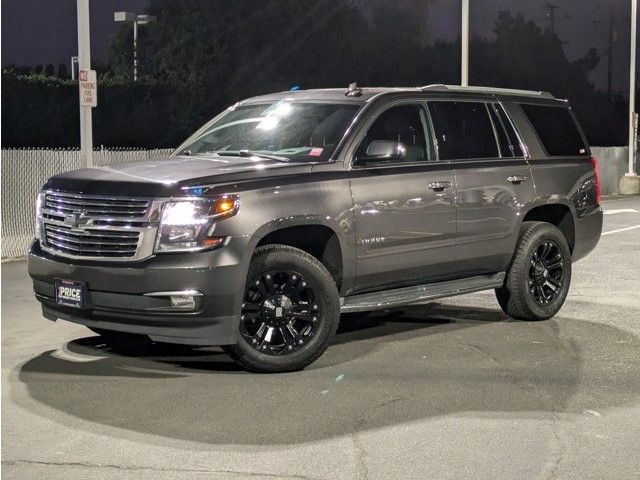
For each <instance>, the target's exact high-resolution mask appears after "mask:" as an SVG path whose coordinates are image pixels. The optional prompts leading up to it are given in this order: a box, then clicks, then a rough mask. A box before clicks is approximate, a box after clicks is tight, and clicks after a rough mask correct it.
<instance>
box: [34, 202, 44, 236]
mask: <svg viewBox="0 0 640 480" xmlns="http://www.w3.org/2000/svg"><path fill="white" fill-rule="evenodd" d="M43 204H44V193H42V192H40V193H39V194H38V196H37V197H36V221H35V229H36V232H35V234H36V239H38V240H40V237H41V236H42V205H43Z"/></svg>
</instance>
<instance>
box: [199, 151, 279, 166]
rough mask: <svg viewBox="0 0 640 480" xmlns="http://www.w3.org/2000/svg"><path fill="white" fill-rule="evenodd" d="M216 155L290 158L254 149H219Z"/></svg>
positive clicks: (275, 158) (277, 159)
mask: <svg viewBox="0 0 640 480" xmlns="http://www.w3.org/2000/svg"><path fill="white" fill-rule="evenodd" d="M211 153H215V154H216V155H220V156H221V157H259V158H266V159H268V160H275V161H277V162H282V163H289V162H290V160H289V159H288V158H286V157H280V156H278V155H269V154H267V153H260V152H256V151H254V150H218V151H215V152H211Z"/></svg>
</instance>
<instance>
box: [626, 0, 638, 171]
mask: <svg viewBox="0 0 640 480" xmlns="http://www.w3.org/2000/svg"><path fill="white" fill-rule="evenodd" d="M637 34H638V0H631V59H630V63H631V65H630V69H629V172H628V173H627V175H629V176H635V175H636V172H635V165H634V160H635V153H636V152H635V150H636V145H635V142H634V137H635V135H634V124H635V113H636V112H635V111H636V47H637V38H636V36H637Z"/></svg>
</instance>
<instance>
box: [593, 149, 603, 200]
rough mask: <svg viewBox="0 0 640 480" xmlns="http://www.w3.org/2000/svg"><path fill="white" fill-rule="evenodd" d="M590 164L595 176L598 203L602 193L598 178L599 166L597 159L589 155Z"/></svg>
mask: <svg viewBox="0 0 640 480" xmlns="http://www.w3.org/2000/svg"><path fill="white" fill-rule="evenodd" d="M591 164H592V165H593V170H594V172H595V176H596V203H597V204H598V205H599V204H600V195H601V193H602V182H601V180H600V166H599V165H598V160H596V157H591Z"/></svg>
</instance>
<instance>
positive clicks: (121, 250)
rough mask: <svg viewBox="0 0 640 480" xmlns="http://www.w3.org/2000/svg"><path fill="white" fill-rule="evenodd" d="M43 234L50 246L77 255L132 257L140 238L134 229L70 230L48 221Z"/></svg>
mask: <svg viewBox="0 0 640 480" xmlns="http://www.w3.org/2000/svg"><path fill="white" fill-rule="evenodd" d="M44 234H45V243H46V244H47V245H49V246H50V247H51V248H53V249H55V250H58V251H60V252H63V253H68V254H71V255H75V256H78V257H96V256H99V257H133V256H135V254H136V250H137V249H138V241H139V239H140V232H137V231H135V230H134V231H124V230H113V229H83V230H72V229H71V228H70V227H64V226H62V225H51V224H49V223H45V224H44Z"/></svg>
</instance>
